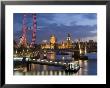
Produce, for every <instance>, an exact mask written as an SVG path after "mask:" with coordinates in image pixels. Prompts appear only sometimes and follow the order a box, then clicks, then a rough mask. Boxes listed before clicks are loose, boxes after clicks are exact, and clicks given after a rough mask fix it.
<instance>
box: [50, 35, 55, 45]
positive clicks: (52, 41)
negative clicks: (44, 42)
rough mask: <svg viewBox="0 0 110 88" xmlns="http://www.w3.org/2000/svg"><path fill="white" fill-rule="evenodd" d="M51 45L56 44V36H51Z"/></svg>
mask: <svg viewBox="0 0 110 88" xmlns="http://www.w3.org/2000/svg"><path fill="white" fill-rule="evenodd" d="M50 43H51V44H55V43H56V37H55V35H51V37H50Z"/></svg>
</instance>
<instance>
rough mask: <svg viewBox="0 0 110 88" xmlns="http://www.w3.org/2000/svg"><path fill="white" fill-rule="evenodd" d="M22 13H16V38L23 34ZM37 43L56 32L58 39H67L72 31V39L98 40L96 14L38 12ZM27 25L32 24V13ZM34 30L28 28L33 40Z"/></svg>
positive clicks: (29, 37)
mask: <svg viewBox="0 0 110 88" xmlns="http://www.w3.org/2000/svg"><path fill="white" fill-rule="evenodd" d="M22 15H23V14H21V15H20V14H19V15H18V14H17V15H14V38H16V39H19V38H18V37H20V36H21V34H22V32H21V31H22V30H21V28H22ZM36 16H37V32H36V43H40V42H42V40H48V41H49V39H50V36H51V35H52V34H55V36H56V37H57V40H58V41H62V40H65V39H66V37H67V33H70V34H71V36H72V40H76V39H78V38H82V39H85V40H86V39H93V40H96V39H95V38H96V36H97V31H96V30H97V19H96V14H91V13H89V14H87V13H86V14H85V13H82V14H81V13H80V14H78V13H77V14H76V13H75V14H74V13H73V14H72V13H71V14H68V13H52V14H51V13H38V14H37V15H36ZM27 26H29V27H30V26H32V14H28V18H27ZM31 38H32V30H31V29H30V30H28V32H27V39H28V41H29V42H31V40H32V39H31Z"/></svg>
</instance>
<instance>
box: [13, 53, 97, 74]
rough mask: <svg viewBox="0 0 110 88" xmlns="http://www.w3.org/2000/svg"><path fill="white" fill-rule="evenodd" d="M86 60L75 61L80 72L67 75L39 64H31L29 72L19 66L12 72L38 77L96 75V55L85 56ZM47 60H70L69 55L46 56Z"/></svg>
mask: <svg viewBox="0 0 110 88" xmlns="http://www.w3.org/2000/svg"><path fill="white" fill-rule="evenodd" d="M87 56H88V60H77V61H78V62H79V65H80V67H81V68H80V70H79V71H78V72H77V73H69V72H68V73H67V72H65V70H64V69H63V68H62V67H58V66H48V65H40V64H31V71H27V70H26V67H24V68H23V69H22V67H20V66H19V68H18V69H19V70H14V72H13V74H14V75H36V76H37V75H38V76H44V75H46V76H49V75H97V54H96V53H89V54H87ZM48 58H49V59H51V60H54V59H56V60H66V59H68V60H69V59H70V58H71V56H70V55H55V54H48ZM14 69H16V68H14Z"/></svg>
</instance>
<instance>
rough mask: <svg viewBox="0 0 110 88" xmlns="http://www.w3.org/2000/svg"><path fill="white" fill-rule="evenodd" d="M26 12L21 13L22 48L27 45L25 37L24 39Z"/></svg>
mask: <svg viewBox="0 0 110 88" xmlns="http://www.w3.org/2000/svg"><path fill="white" fill-rule="evenodd" d="M26 29H27V27H26V14H24V15H23V25H22V36H21V38H20V45H21V46H22V47H23V48H26V47H27V39H26Z"/></svg>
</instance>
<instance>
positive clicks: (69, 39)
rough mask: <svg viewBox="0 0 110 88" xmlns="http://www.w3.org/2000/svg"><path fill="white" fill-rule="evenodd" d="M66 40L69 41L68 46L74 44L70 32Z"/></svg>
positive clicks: (70, 46)
mask: <svg viewBox="0 0 110 88" xmlns="http://www.w3.org/2000/svg"><path fill="white" fill-rule="evenodd" d="M66 41H67V46H66V48H72V47H73V45H72V40H71V35H70V34H69V33H68V36H67V39H66Z"/></svg>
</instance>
